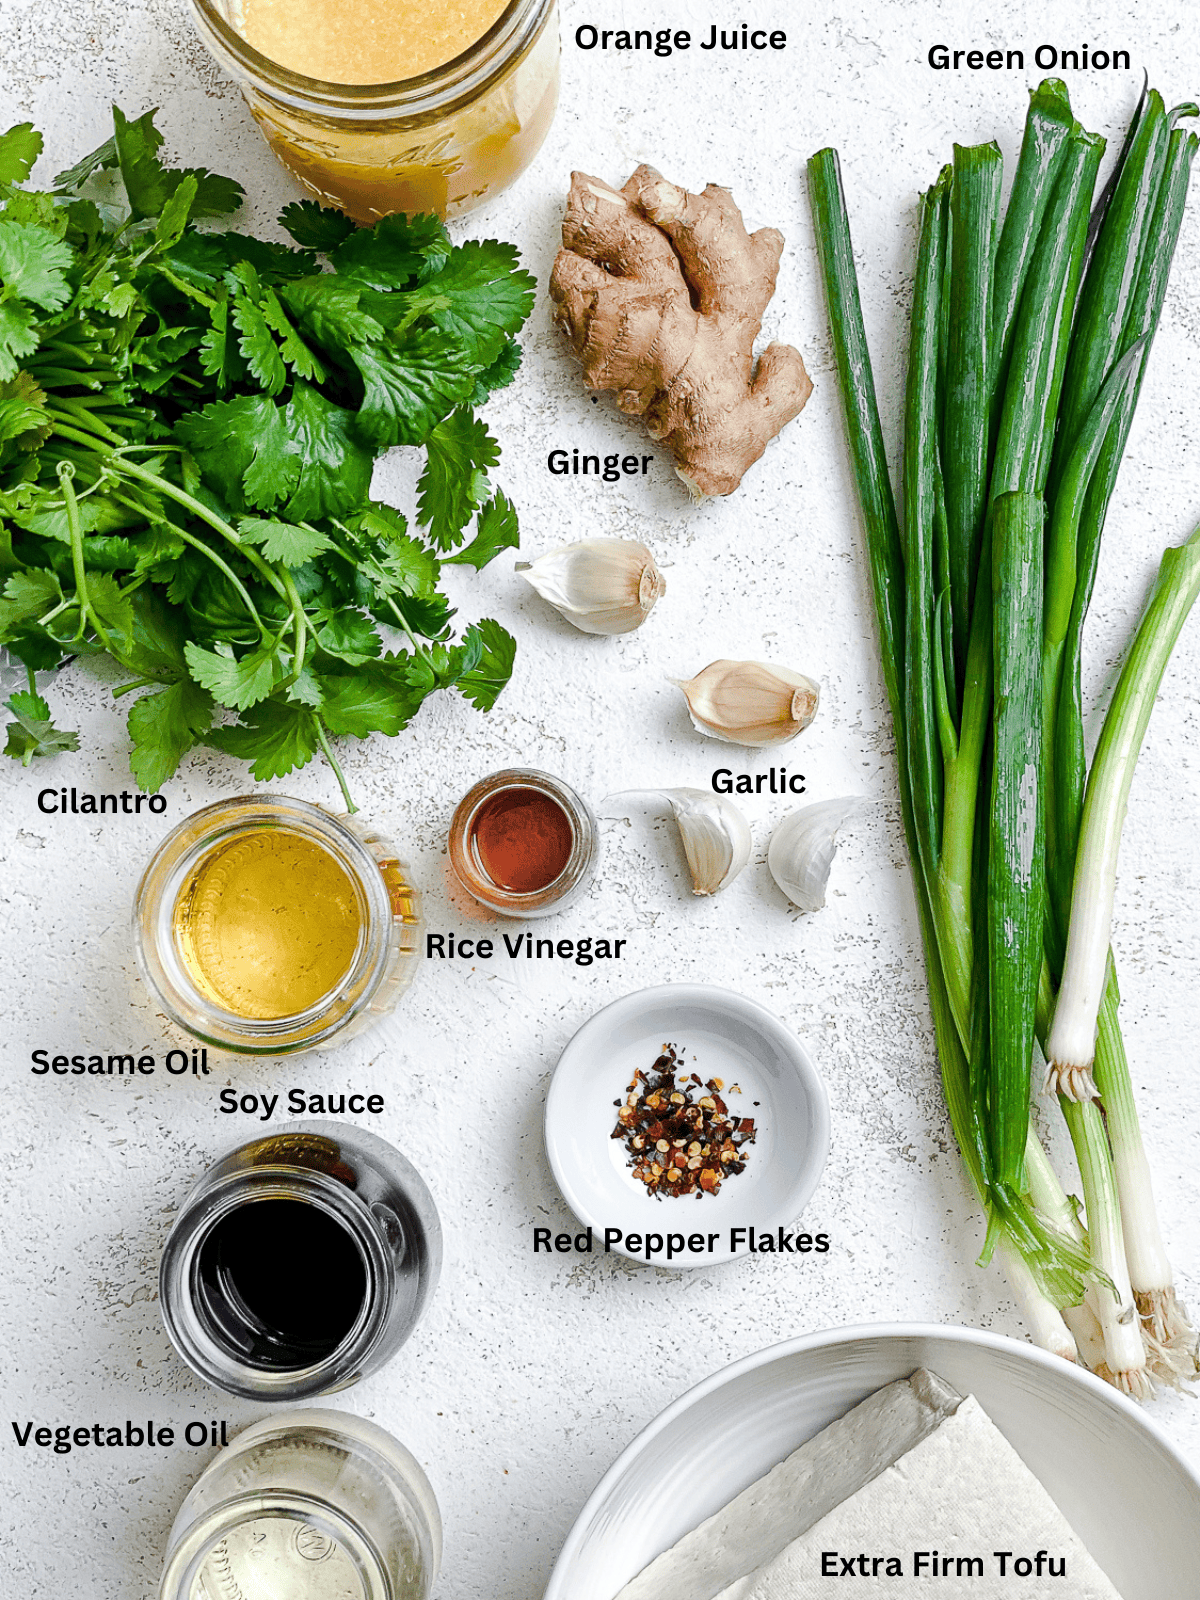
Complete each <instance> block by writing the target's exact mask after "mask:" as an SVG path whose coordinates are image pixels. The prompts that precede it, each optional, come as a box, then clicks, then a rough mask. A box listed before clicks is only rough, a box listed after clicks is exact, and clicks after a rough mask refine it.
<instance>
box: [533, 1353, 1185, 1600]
mask: <svg viewBox="0 0 1200 1600" xmlns="http://www.w3.org/2000/svg"><path fill="white" fill-rule="evenodd" d="M917 1367H928V1368H930V1369H931V1370H932V1371H934V1372H936V1373H937V1374H938V1375H939V1376H940V1377H942V1378H944V1379H945V1380H946V1382H947V1383H949V1384H952V1385H953V1386H954V1388H956V1389H958V1390H960V1391H961V1392H962V1393H963V1394H964V1395H965V1394H973V1395H974V1396H975V1397H976V1399H977V1400H978V1401H979V1403H980V1405H981V1406H983V1408H984V1410H985V1411H986V1412H987V1414H988V1415H989V1416H990V1417H991V1419H992V1421H993V1422H994V1423H995V1424H996V1426H997V1427H998V1428H999V1429H1000V1431H1001V1432H1002V1433H1003V1434H1004V1435H1005V1437H1006V1438H1007V1439H1008V1441H1009V1443H1010V1444H1011V1445H1012V1446H1013V1447H1014V1449H1015V1450H1016V1451H1017V1453H1018V1454H1019V1455H1020V1456H1021V1458H1022V1459H1023V1460H1024V1462H1025V1464H1026V1466H1027V1467H1029V1468H1030V1470H1031V1471H1032V1472H1034V1473H1036V1475H1037V1476H1038V1478H1040V1480H1041V1482H1042V1483H1043V1485H1044V1486H1045V1488H1046V1489H1047V1490H1048V1491H1049V1493H1050V1495H1051V1496H1052V1497H1053V1499H1054V1500H1055V1501H1057V1503H1058V1506H1059V1509H1060V1510H1061V1511H1062V1513H1063V1515H1064V1516H1065V1517H1066V1518H1067V1520H1068V1522H1070V1524H1071V1525H1072V1527H1073V1528H1074V1529H1075V1532H1076V1533H1077V1534H1078V1535H1079V1537H1080V1538H1081V1539H1082V1540H1083V1542H1084V1544H1085V1545H1087V1547H1088V1549H1089V1550H1090V1552H1091V1554H1092V1556H1093V1557H1094V1558H1095V1560H1096V1561H1097V1562H1099V1564H1100V1566H1101V1567H1102V1568H1103V1569H1104V1571H1105V1572H1106V1573H1107V1574H1108V1576H1109V1577H1110V1578H1111V1579H1112V1581H1113V1583H1114V1584H1115V1586H1116V1588H1117V1589H1118V1591H1119V1592H1120V1594H1121V1596H1122V1600H1193V1597H1194V1596H1196V1595H1197V1594H1200V1480H1198V1479H1197V1478H1196V1477H1195V1475H1194V1474H1193V1473H1192V1471H1191V1469H1190V1468H1189V1467H1188V1466H1187V1464H1186V1463H1185V1462H1184V1461H1183V1460H1182V1459H1181V1457H1180V1456H1178V1455H1177V1454H1176V1452H1175V1450H1174V1448H1173V1447H1172V1445H1171V1444H1170V1442H1169V1441H1168V1439H1167V1438H1166V1436H1165V1434H1163V1433H1162V1432H1161V1431H1160V1430H1159V1428H1158V1427H1156V1425H1155V1424H1154V1423H1153V1422H1152V1421H1151V1420H1150V1419H1149V1418H1148V1417H1147V1416H1146V1414H1145V1413H1144V1412H1143V1411H1141V1410H1139V1408H1138V1407H1137V1406H1136V1405H1134V1404H1133V1402H1132V1401H1130V1400H1126V1399H1125V1398H1124V1396H1122V1395H1119V1394H1118V1393H1117V1392H1116V1391H1115V1390H1114V1389H1112V1388H1110V1387H1109V1386H1108V1385H1107V1384H1105V1383H1101V1381H1100V1379H1099V1378H1094V1377H1093V1376H1092V1375H1091V1373H1090V1372H1085V1371H1082V1370H1081V1369H1080V1368H1078V1367H1072V1366H1070V1365H1068V1363H1067V1362H1065V1361H1063V1360H1061V1359H1060V1358H1059V1357H1058V1356H1052V1355H1048V1354H1046V1352H1045V1351H1043V1350H1038V1349H1035V1348H1034V1346H1033V1345H1028V1344H1023V1343H1021V1342H1019V1341H1018V1340H1016V1339H1007V1338H1004V1337H1002V1336H1001V1335H999V1334H993V1333H981V1332H978V1331H976V1330H975V1329H972V1328H939V1327H933V1326H929V1327H927V1326H924V1325H921V1324H918V1323H913V1324H905V1323H896V1324H890V1325H882V1326H879V1327H867V1328H846V1329H839V1330H837V1331H836V1332H832V1333H816V1334H809V1335H806V1336H805V1337H804V1338H801V1339H789V1340H788V1341H787V1343H786V1344H779V1345H775V1346H773V1347H772V1348H771V1349H769V1350H760V1351H758V1352H757V1353H756V1354H755V1355H752V1356H747V1357H746V1358H745V1359H744V1360H742V1361H737V1362H735V1363H734V1364H733V1365H732V1366H730V1367H725V1368H724V1369H723V1370H722V1371H720V1372H717V1373H715V1374H714V1375H713V1376H712V1377H711V1378H706V1379H705V1380H704V1382H703V1383H700V1384H697V1386H696V1387H695V1388H694V1389H691V1390H690V1391H689V1392H688V1393H687V1394H685V1395H683V1396H682V1398H680V1399H679V1400H676V1401H675V1403H674V1404H673V1405H670V1406H668V1407H667V1409H666V1410H665V1411H664V1412H662V1413H661V1415H659V1416H658V1417H656V1418H655V1420H654V1421H653V1422H652V1423H651V1424H650V1425H649V1427H647V1428H645V1429H644V1430H643V1431H642V1432H641V1433H640V1434H639V1435H638V1437H637V1438H636V1439H635V1440H634V1441H633V1443H632V1444H631V1445H630V1446H629V1447H628V1449H627V1450H625V1451H624V1452H623V1453H622V1454H621V1455H620V1456H618V1458H617V1460H616V1461H615V1462H614V1464H613V1465H612V1466H611V1467H610V1468H609V1470H608V1472H607V1473H606V1474H605V1475H604V1477H603V1478H602V1479H601V1480H600V1483H599V1484H598V1486H597V1488H596V1490H595V1493H594V1494H593V1495H592V1497H591V1499H590V1500H589V1501H588V1502H587V1504H586V1505H585V1506H584V1508H583V1510H582V1511H581V1512H580V1514H579V1517H578V1519H577V1520H576V1523H575V1526H574V1527H573V1528H572V1529H571V1532H570V1534H569V1535H568V1536H567V1541H566V1543H565V1544H564V1546H563V1548H562V1553H561V1555H560V1556H559V1558H558V1561H557V1563H556V1565H555V1568H554V1571H553V1573H552V1574H551V1577H550V1585H549V1587H548V1589H547V1590H546V1595H545V1600H613V1597H614V1596H615V1595H617V1594H619V1592H620V1591H621V1589H622V1588H623V1587H624V1586H625V1584H627V1583H628V1582H629V1580H630V1579H631V1578H632V1577H634V1576H635V1575H636V1574H637V1573H639V1572H640V1571H641V1570H642V1568H643V1567H644V1566H646V1564H647V1563H648V1562H650V1561H652V1560H653V1559H654V1557H655V1556H657V1555H659V1554H661V1552H662V1551H663V1550H667V1549H669V1548H670V1547H671V1545H673V1544H675V1543H676V1542H677V1541H678V1540H679V1539H680V1538H682V1536H683V1535H684V1534H685V1533H687V1532H689V1530H690V1529H692V1528H694V1527H695V1526H696V1525H697V1524H698V1523H699V1522H702V1521H703V1520H704V1518H705V1517H708V1516H711V1515H712V1513H713V1512H715V1511H718V1510H720V1508H721V1507H722V1506H724V1505H727V1504H728V1502H729V1501H730V1500H732V1499H733V1497H734V1496H735V1495H736V1494H740V1492H741V1491H742V1490H743V1489H744V1488H746V1487H747V1486H748V1485H749V1484H751V1483H753V1482H754V1481H755V1479H756V1478H760V1477H761V1476H762V1475H763V1473H765V1472H767V1471H769V1470H770V1468H771V1467H772V1466H774V1464H775V1463H776V1462H777V1461H781V1460H782V1459H783V1458H784V1457H785V1456H787V1455H790V1454H791V1452H792V1451H793V1450H795V1449H797V1448H798V1447H799V1446H800V1445H801V1444H803V1443H804V1441H805V1440H806V1439H810V1438H812V1436H813V1435H814V1434H815V1433H819V1432H820V1431H821V1429H822V1428H825V1427H827V1426H828V1425H829V1423H831V1422H832V1421H833V1420H834V1419H835V1418H836V1417H840V1416H842V1415H843V1414H844V1413H845V1412H846V1411H848V1410H849V1409H850V1408H851V1406H854V1405H857V1404H858V1402H859V1401H860V1400H863V1399H865V1398H866V1396H867V1395H869V1394H871V1393H873V1391H874V1390H876V1389H878V1388H881V1387H882V1386H883V1385H884V1384H885V1383H892V1382H894V1381H895V1380H896V1379H897V1378H904V1377H907V1376H908V1374H909V1373H910V1372H912V1371H913V1370H914V1369H915V1368H917ZM1050 1587H1051V1588H1053V1587H1054V1586H1053V1585H1051V1586H1050ZM1047 1593H1048V1594H1049V1589H1048V1590H1047Z"/></svg>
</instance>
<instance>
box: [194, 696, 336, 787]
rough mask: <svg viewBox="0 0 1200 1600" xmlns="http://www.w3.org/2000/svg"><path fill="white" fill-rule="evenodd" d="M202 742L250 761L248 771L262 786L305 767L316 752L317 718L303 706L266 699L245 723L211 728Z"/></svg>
mask: <svg viewBox="0 0 1200 1600" xmlns="http://www.w3.org/2000/svg"><path fill="white" fill-rule="evenodd" d="M204 742H205V744H209V745H212V747H213V748H214V749H216V750H223V751H224V752H225V753H226V755H231V756H238V757H240V758H241V759H242V760H243V761H252V762H253V763H254V765H253V767H252V768H251V771H252V772H253V773H254V776H255V777H256V778H257V779H258V781H259V782H260V783H265V782H267V780H268V779H270V778H286V777H287V775H288V773H289V772H294V771H295V770H296V768H297V767H304V766H307V765H308V763H309V762H310V761H311V760H312V758H313V756H314V755H315V754H316V751H317V718H316V714H315V713H314V712H312V711H310V710H308V709H307V708H306V707H304V706H299V705H294V704H289V703H288V702H287V701H284V700H266V701H264V702H263V703H262V704H261V705H257V706H254V707H253V708H252V709H251V710H250V711H249V712H248V713H247V715H246V718H245V720H244V721H242V722H237V723H234V725H233V726H232V727H227V728H214V729H213V730H212V732H211V733H209V734H207V735H206V737H205V740H204Z"/></svg>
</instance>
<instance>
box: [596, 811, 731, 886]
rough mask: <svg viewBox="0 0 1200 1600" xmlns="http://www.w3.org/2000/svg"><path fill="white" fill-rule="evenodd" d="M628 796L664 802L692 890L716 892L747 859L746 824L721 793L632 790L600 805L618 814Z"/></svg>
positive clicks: (610, 813)
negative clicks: (670, 813) (675, 829)
mask: <svg viewBox="0 0 1200 1600" xmlns="http://www.w3.org/2000/svg"><path fill="white" fill-rule="evenodd" d="M631 800H643V801H647V802H649V801H657V802H658V803H659V804H660V805H661V804H663V803H664V802H665V803H667V804H669V805H670V807H671V810H672V811H673V812H674V813H675V821H676V823H677V824H678V826H679V835H680V838H681V839H682V841H683V852H684V854H685V855H686V856H687V863H688V869H689V871H690V872H691V875H692V893H693V894H699V895H709V894H716V893H717V892H718V891H719V890H721V889H724V888H726V887H727V885H729V884H731V883H732V882H733V880H734V879H735V878H736V877H737V875H738V873H739V872H740V871H741V870H742V868H743V867H744V866H745V865H746V863H747V861H749V859H750V826H749V824H748V823H747V821H746V819H745V817H744V816H743V815H742V813H741V812H740V811H739V810H738V808H737V806H735V805H734V803H733V801H732V800H727V799H726V798H725V797H724V795H719V794H710V793H709V791H708V790H707V789H634V790H631V791H630V792H628V793H626V794H617V795H611V796H610V797H609V798H608V799H607V800H606V801H605V802H604V809H605V811H606V812H607V813H608V814H609V815H610V816H611V815H622V814H623V813H622V812H621V810H620V807H622V806H623V805H625V804H626V803H627V802H629V801H631ZM614 808H615V809H614Z"/></svg>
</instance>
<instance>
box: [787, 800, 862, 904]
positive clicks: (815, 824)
mask: <svg viewBox="0 0 1200 1600" xmlns="http://www.w3.org/2000/svg"><path fill="white" fill-rule="evenodd" d="M864 806H865V802H864V801H862V800H857V799H854V798H853V797H851V796H843V797H842V798H841V799H839V800H818V801H817V802H816V803H815V804H814V805H811V806H801V807H800V809H799V811H793V812H792V813H791V815H790V816H786V817H784V819H783V821H782V822H781V823H780V824H779V826H778V827H777V828H776V829H775V832H774V833H773V834H772V835H771V846H770V849H769V850H768V851H767V866H768V867H769V868H770V869H771V876H772V877H773V878H774V879H775V882H776V883H777V884H778V885H779V887H780V888H781V889H782V890H783V892H784V894H785V895H787V897H788V899H789V900H790V901H791V902H792V904H793V905H796V906H798V907H799V908H800V910H801V911H819V910H820V909H821V907H822V906H823V905H824V904H825V890H826V887H827V886H828V883H829V872H830V868H831V867H832V866H833V858H834V856H835V855H836V854H837V833H838V829H839V828H840V827H842V826H843V825H844V824H845V823H847V822H849V821H850V820H851V818H853V817H856V816H858V815H860V813H861V812H862V811H863V809H864Z"/></svg>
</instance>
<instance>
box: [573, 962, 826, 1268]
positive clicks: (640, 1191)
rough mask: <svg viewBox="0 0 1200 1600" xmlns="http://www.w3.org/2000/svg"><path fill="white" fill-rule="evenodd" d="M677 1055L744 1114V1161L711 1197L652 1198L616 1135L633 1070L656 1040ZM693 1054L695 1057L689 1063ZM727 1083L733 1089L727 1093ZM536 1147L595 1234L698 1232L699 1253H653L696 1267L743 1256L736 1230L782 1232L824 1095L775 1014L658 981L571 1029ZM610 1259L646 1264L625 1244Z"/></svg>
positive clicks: (819, 1156) (810, 1163) (802, 1200)
mask: <svg viewBox="0 0 1200 1600" xmlns="http://www.w3.org/2000/svg"><path fill="white" fill-rule="evenodd" d="M668 1043H669V1044H673V1045H675V1046H676V1047H677V1048H680V1049H681V1050H682V1051H683V1052H684V1056H685V1060H686V1065H687V1069H688V1071H689V1072H691V1071H695V1072H696V1073H698V1074H699V1076H700V1077H701V1078H702V1079H703V1080H704V1081H705V1082H706V1083H707V1081H708V1080H709V1079H710V1078H721V1079H723V1080H724V1083H725V1088H724V1090H723V1091H722V1093H723V1097H724V1099H725V1101H726V1103H727V1105H728V1106H729V1110H730V1114H731V1115H734V1116H736V1115H741V1116H744V1117H753V1118H754V1121H755V1141H754V1143H753V1144H752V1145H749V1146H747V1160H746V1167H745V1170H744V1171H743V1172H740V1173H738V1174H736V1175H734V1176H731V1177H729V1178H727V1179H726V1180H725V1182H724V1183H723V1184H722V1185H721V1188H720V1190H719V1191H718V1193H716V1194H705V1195H701V1196H700V1197H699V1199H697V1197H696V1196H695V1195H688V1196H683V1197H680V1198H678V1199H659V1198H658V1197H657V1196H655V1195H652V1194H650V1193H649V1191H648V1190H647V1189H646V1187H645V1185H644V1184H642V1183H639V1182H638V1180H637V1179H636V1178H635V1177H634V1176H633V1174H632V1172H631V1171H630V1170H629V1167H628V1154H627V1152H626V1149H625V1146H624V1143H623V1141H621V1140H620V1139H614V1138H613V1137H612V1131H613V1129H614V1127H615V1126H616V1120H617V1108H616V1106H615V1105H614V1104H613V1102H614V1101H618V1102H620V1101H622V1100H623V1099H624V1097H625V1091H626V1088H627V1086H628V1084H629V1083H630V1082H631V1080H632V1078H633V1074H634V1071H635V1070H636V1069H637V1068H638V1067H640V1068H641V1069H642V1070H643V1071H648V1070H649V1069H650V1067H652V1066H653V1064H654V1061H655V1059H656V1058H657V1057H658V1055H659V1054H660V1053H661V1051H662V1047H663V1045H664V1044H668ZM693 1057H694V1058H695V1059H694V1060H693ZM734 1084H737V1085H739V1086H740V1088H741V1090H742V1092H741V1094H740V1095H731V1094H730V1089H731V1087H732V1086H733V1085H734ZM546 1151H547V1154H548V1155H549V1158H550V1165H551V1167H552V1168H553V1171H554V1176H555V1178H556V1180H557V1182H558V1186H559V1188H560V1189H561V1190H562V1193H563V1197H564V1198H565V1199H566V1202H567V1204H568V1205H569V1206H570V1207H571V1210H572V1211H574V1213H575V1215H576V1216H577V1217H578V1218H579V1219H580V1221H581V1222H583V1223H584V1224H585V1225H590V1226H591V1227H592V1229H593V1230H594V1238H595V1240H596V1241H597V1242H596V1244H595V1245H594V1248H595V1249H597V1250H599V1249H601V1248H602V1247H603V1246H602V1241H603V1238H604V1231H605V1229H607V1228H619V1229H620V1230H621V1233H622V1235H623V1236H628V1235H629V1234H630V1233H633V1234H636V1235H638V1236H640V1237H642V1238H643V1239H644V1237H645V1235H646V1234H647V1233H648V1232H656V1233H658V1234H661V1235H663V1236H664V1237H665V1236H666V1235H667V1234H668V1233H672V1232H675V1233H682V1234H683V1235H691V1234H694V1233H696V1232H702V1233H704V1235H705V1240H706V1244H707V1241H708V1236H709V1235H710V1234H716V1235H717V1236H718V1237H717V1239H716V1241H715V1245H716V1247H715V1248H714V1249H713V1250H711V1251H709V1250H708V1249H707V1248H706V1249H705V1250H704V1252H703V1253H702V1254H700V1253H697V1254H691V1253H683V1254H675V1255H673V1256H672V1257H671V1258H670V1259H669V1260H668V1259H667V1256H666V1253H665V1252H659V1253H657V1254H655V1255H654V1258H653V1264H654V1265H655V1266H669V1267H673V1268H674V1267H704V1266H712V1265H713V1263H714V1262H721V1261H729V1260H732V1259H734V1258H735V1257H736V1258H738V1259H743V1258H745V1257H746V1256H747V1255H748V1254H749V1252H748V1249H747V1247H746V1243H745V1241H744V1240H739V1241H738V1246H737V1248H735V1247H734V1245H733V1244H732V1243H731V1239H730V1232H731V1230H732V1229H735V1228H739V1227H740V1228H752V1229H754V1230H755V1232H756V1234H757V1233H761V1232H762V1231H763V1230H769V1231H774V1230H776V1229H778V1228H780V1227H783V1228H785V1229H786V1228H790V1227H791V1224H793V1223H794V1222H795V1221H796V1219H797V1218H798V1217H799V1216H800V1214H801V1212H802V1211H803V1209H804V1206H805V1205H806V1204H807V1202H808V1201H809V1200H810V1199H811V1198H812V1194H813V1191H814V1189H815V1188H816V1187H817V1183H818V1181H819V1179H820V1176H821V1171H822V1169H823V1167H824V1165H825V1157H826V1155H827V1154H828V1151H829V1101H828V1097H827V1096H826V1093H825V1086H824V1084H823V1083H822V1082H821V1079H820V1078H819V1077H818V1076H817V1071H816V1068H815V1067H814V1066H813V1064H812V1062H811V1060H810V1059H809V1056H808V1053H807V1051H806V1050H805V1049H804V1047H803V1045H802V1044H801V1043H800V1042H799V1040H798V1039H797V1038H796V1037H795V1035H794V1034H792V1033H791V1032H789V1030H788V1029H787V1028H785V1027H784V1025H783V1023H782V1022H780V1021H779V1019H778V1018H777V1017H774V1016H772V1015H771V1013H770V1012H769V1011H767V1010H765V1009H764V1007H762V1006H760V1005H758V1004H757V1003H756V1002H755V1001H753V1000H747V999H746V998H745V997H744V996H743V995H740V994H734V993H733V992H732V991H731V990H728V989H716V988H713V987H711V986H710V985H708V984H684V983H671V984H664V985H663V986H662V987H661V988H657V989H641V990H639V991H638V992H637V993H636V994H630V995H626V996H625V997H624V998H623V999H621V1000H615V1001H614V1002H613V1003H612V1005H608V1006H605V1007H604V1009H603V1010H602V1011H598V1012H597V1013H596V1015H595V1016H594V1017H592V1018H590V1019H589V1020H588V1021H587V1022H585V1023H584V1025H583V1027H582V1028H580V1030H579V1032H578V1033H577V1034H576V1035H575V1037H574V1038H573V1039H572V1040H571V1042H570V1044H568V1045H567V1048H566V1049H565V1050H564V1051H563V1053H562V1056H561V1057H560V1059H559V1063H558V1067H557V1069H556V1071H555V1074H554V1079H553V1081H552V1083H551V1085H550V1093H549V1094H548V1096H547V1097H546ZM613 1253H614V1254H621V1255H625V1256H628V1257H629V1259H630V1260H634V1261H637V1260H643V1261H644V1260H645V1247H644V1246H643V1247H642V1250H641V1251H638V1250H628V1249H625V1248H624V1247H623V1245H615V1246H614V1247H613Z"/></svg>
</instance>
